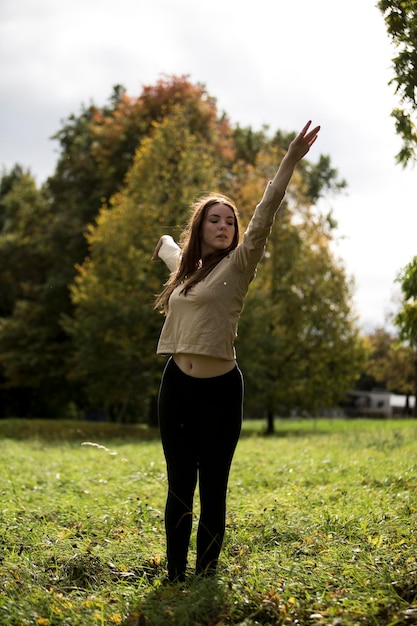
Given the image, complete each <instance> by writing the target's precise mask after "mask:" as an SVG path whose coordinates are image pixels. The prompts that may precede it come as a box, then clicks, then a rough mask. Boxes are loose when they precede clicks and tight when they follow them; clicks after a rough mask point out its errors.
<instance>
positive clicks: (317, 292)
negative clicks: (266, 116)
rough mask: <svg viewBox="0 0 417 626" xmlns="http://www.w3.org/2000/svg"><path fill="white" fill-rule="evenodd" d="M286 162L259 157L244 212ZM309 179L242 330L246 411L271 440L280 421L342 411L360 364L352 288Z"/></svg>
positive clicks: (292, 197)
mask: <svg viewBox="0 0 417 626" xmlns="http://www.w3.org/2000/svg"><path fill="white" fill-rule="evenodd" d="M282 154H283V152H282V150H281V149H280V148H277V147H276V146H275V147H273V146H269V147H268V149H266V150H263V151H260V152H259V155H258V160H257V163H256V164H255V167H254V169H253V173H252V175H251V176H248V178H247V181H246V185H245V186H243V188H242V198H241V202H242V203H243V205H244V206H245V205H246V206H252V207H253V206H254V203H255V201H256V200H255V199H258V198H259V197H260V194H261V193H262V187H261V185H262V182H261V180H262V177H261V176H260V172H264V174H265V178H266V179H267V178H269V177H270V176H271V172H272V170H274V169H275V168H276V164H277V163H278V162H279V160H280V158H282ZM307 171H308V169H307V168H305V169H304V170H301V171H299V170H297V172H296V173H295V176H294V177H293V181H292V183H291V185H290V188H289V190H288V192H287V200H286V203H285V205H284V207H283V208H282V209H281V210H280V213H279V214H278V217H277V221H278V222H279V223H277V224H275V226H274V228H273V230H272V233H271V236H270V239H269V242H268V246H267V251H266V254H265V256H264V259H263V260H262V262H261V263H260V266H259V268H258V275H257V278H256V280H255V281H254V283H253V284H252V285H251V288H250V290H249V293H248V297H247V300H246V303H245V309H244V312H243V314H242V319H241V322H240V332H239V340H238V343H237V348H238V355H239V361H240V362H241V364H242V366H243V368H244V370H245V372H246V382H247V389H248V398H250V401H249V402H248V403H247V407H248V409H249V410H252V411H253V410H254V409H256V406H258V407H260V408H261V409H262V410H263V411H264V412H266V414H267V419H268V431H269V432H272V431H273V417H274V414H282V415H288V414H289V413H290V412H291V410H293V409H295V410H297V411H298V412H302V411H305V412H308V413H312V414H317V411H318V409H319V408H328V407H333V406H335V405H337V403H338V401H339V400H340V399H341V397H342V394H343V393H344V392H345V391H346V389H347V388H349V386H350V385H351V384H353V382H354V380H355V378H356V377H357V375H358V371H359V369H358V368H359V363H360V359H361V350H360V342H359V340H358V331H357V328H356V326H355V320H354V319H353V316H352V315H351V313H350V308H351V302H350V298H351V285H350V283H349V281H348V280H347V278H346V275H345V272H344V269H343V266H342V264H341V263H340V261H338V260H337V259H335V258H334V256H333V254H332V252H331V247H330V243H331V240H332V230H333V224H332V223H331V222H329V220H328V219H327V218H323V217H322V216H320V215H314V211H313V209H312V207H311V199H310V198H309V195H308V194H309V190H310V189H311V186H310V178H309V177H308V175H306V172H307ZM334 176H336V172H334ZM334 182H337V179H336V181H334ZM328 183H329V184H330V179H329V180H328Z"/></svg>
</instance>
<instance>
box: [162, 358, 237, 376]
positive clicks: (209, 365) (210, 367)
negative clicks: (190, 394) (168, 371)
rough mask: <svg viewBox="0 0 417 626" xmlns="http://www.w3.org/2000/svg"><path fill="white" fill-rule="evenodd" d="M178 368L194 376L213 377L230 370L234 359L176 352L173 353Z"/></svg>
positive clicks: (234, 363) (233, 365) (233, 364)
mask: <svg viewBox="0 0 417 626" xmlns="http://www.w3.org/2000/svg"><path fill="white" fill-rule="evenodd" d="M173 359H174V361H175V363H176V364H177V365H178V367H179V368H180V370H181V371H182V372H184V374H187V375H188V376H193V377H194V378H213V377H214V376H223V374H227V373H228V372H231V371H232V369H233V368H234V367H235V365H236V361H234V360H231V361H229V360H226V359H218V358H216V357H212V356H205V355H203V354H185V353H176V354H174V355H173Z"/></svg>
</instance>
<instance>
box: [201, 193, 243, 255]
mask: <svg viewBox="0 0 417 626" xmlns="http://www.w3.org/2000/svg"><path fill="white" fill-rule="evenodd" d="M235 228H236V227H235V215H234V213H233V210H232V209H231V208H230V206H227V204H223V203H222V202H218V203H217V204H213V205H212V206H211V207H210V208H209V209H208V211H207V213H206V216H205V218H204V221H203V228H202V233H201V255H202V257H203V258H204V257H205V256H207V255H208V254H212V253H213V252H218V251H219V250H226V248H228V247H229V246H231V245H232V242H233V237H234V234H235Z"/></svg>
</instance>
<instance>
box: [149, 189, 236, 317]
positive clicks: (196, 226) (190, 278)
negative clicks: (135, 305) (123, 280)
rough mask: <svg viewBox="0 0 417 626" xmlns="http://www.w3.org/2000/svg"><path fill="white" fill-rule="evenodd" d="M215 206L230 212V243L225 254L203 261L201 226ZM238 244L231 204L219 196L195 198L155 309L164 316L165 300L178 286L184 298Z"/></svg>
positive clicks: (228, 200)
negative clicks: (174, 263)
mask: <svg viewBox="0 0 417 626" xmlns="http://www.w3.org/2000/svg"><path fill="white" fill-rule="evenodd" d="M219 203H221V204H225V205H226V206H228V207H229V208H230V209H231V210H232V212H233V217H234V222H235V224H234V225H235V232H234V235H233V241H232V243H231V244H230V246H229V247H228V248H226V249H225V250H219V251H217V252H213V253H211V254H208V255H207V256H205V257H204V259H203V258H202V256H201V233H202V230H203V223H204V220H205V218H206V215H207V212H208V210H209V209H210V207H212V206H213V205H214V204H219ZM238 243H239V217H238V210H237V208H236V206H235V204H234V203H233V202H232V200H230V198H228V197H227V196H224V195H222V194H209V195H206V196H203V197H202V198H199V199H198V200H197V201H196V202H195V203H194V204H193V205H192V207H191V217H190V219H189V221H188V224H187V226H186V227H185V229H184V231H183V233H182V235H181V238H180V245H181V248H182V254H181V259H180V263H179V265H178V268H177V270H176V272H174V273H173V274H171V276H170V278H169V279H168V281H167V282H166V283H165V286H164V289H163V290H162V291H161V293H160V294H159V295H158V296H157V297H156V301H155V308H156V309H158V308H160V309H162V311H163V312H164V313H165V314H166V313H167V312H168V301H169V298H170V296H171V294H172V292H173V291H174V289H176V288H177V287H178V285H180V284H183V285H184V286H183V289H182V291H181V293H183V294H184V295H187V293H188V292H189V291H190V289H192V287H194V285H196V284H197V283H199V282H200V281H201V280H203V279H204V278H206V276H208V274H210V272H211V271H212V269H213V268H214V267H216V265H217V264H218V263H219V262H220V261H221V260H222V259H223V258H224V257H225V256H227V255H228V254H229V252H231V251H232V250H234V249H235V248H236V247H237V245H238Z"/></svg>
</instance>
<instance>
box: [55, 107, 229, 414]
mask: <svg viewBox="0 0 417 626" xmlns="http://www.w3.org/2000/svg"><path fill="white" fill-rule="evenodd" d="M221 176H222V171H219V170H218V162H217V154H216V150H215V143H214V144H213V143H211V144H210V143H209V141H208V138H207V137H204V138H203V137H200V138H198V137H197V136H196V135H195V134H193V133H192V132H191V128H190V123H189V116H188V111H187V109H186V108H185V109H184V108H182V107H180V106H178V107H176V108H175V109H173V110H171V112H170V115H169V116H167V117H166V118H165V119H164V120H163V121H162V122H161V123H155V124H154V125H153V131H152V133H151V134H150V136H149V137H148V138H147V139H146V140H144V141H142V144H141V146H140V148H139V149H138V151H137V153H136V157H135V160H134V163H133V166H132V168H131V170H130V171H129V174H128V177H127V182H126V186H125V188H124V189H123V190H122V191H121V192H120V193H118V194H116V195H115V196H114V197H113V198H112V200H111V203H110V206H109V207H108V208H103V209H102V211H101V213H100V215H99V218H98V220H97V226H95V227H93V226H91V227H90V229H89V235H88V243H89V252H90V254H89V257H88V258H87V259H86V261H85V262H84V264H83V265H82V266H81V267H79V269H78V276H77V278H76V280H75V283H74V285H73V286H72V289H71V292H72V300H73V303H74V306H75V312H74V315H73V317H72V318H67V319H66V322H65V327H66V329H67V331H68V332H69V333H70V334H71V336H72V338H73V341H74V344H75V347H76V349H75V353H74V357H73V360H72V377H74V378H77V379H80V380H82V381H83V382H84V384H85V385H86V389H87V393H88V396H89V397H90V398H91V400H92V401H93V402H95V403H96V405H98V406H99V407H104V408H105V410H106V412H107V413H108V414H110V416H111V415H113V417H114V418H115V419H119V420H122V419H126V418H127V416H128V415H129V413H130V418H131V419H135V420H136V421H137V419H138V416H140V415H142V416H143V415H144V414H145V412H148V413H149V408H150V407H149V403H150V401H151V400H152V398H155V397H156V394H157V385H158V382H157V381H158V379H159V377H160V371H161V360H160V359H157V358H156V357H155V348H156V343H157V337H158V333H159V330H160V327H161V325H162V318H161V317H160V316H158V314H157V313H156V312H155V311H154V310H153V296H154V294H156V293H157V292H158V291H160V290H161V288H162V284H163V282H164V278H166V271H164V270H163V268H162V267H160V266H158V265H156V266H155V265H154V264H152V268H151V263H150V258H151V256H152V252H153V249H154V247H155V245H156V242H157V241H158V239H159V237H160V235H161V234H163V233H167V232H168V233H171V234H173V235H174V236H176V235H178V228H179V227H182V225H183V224H184V223H185V222H186V220H187V218H188V210H189V206H190V204H191V202H192V201H193V200H194V198H195V196H196V195H197V194H198V193H199V192H200V191H201V189H211V188H212V187H213V186H216V185H217V183H218V180H219V178H221ZM151 406H152V405H151Z"/></svg>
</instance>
